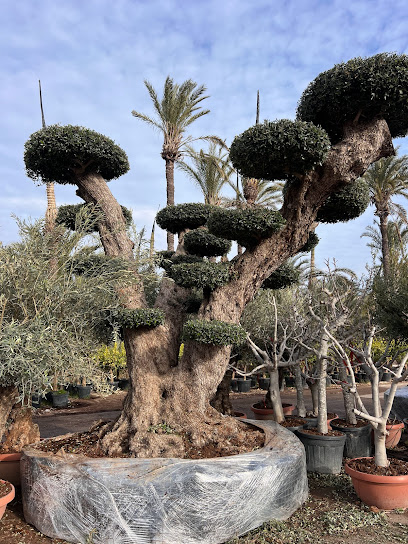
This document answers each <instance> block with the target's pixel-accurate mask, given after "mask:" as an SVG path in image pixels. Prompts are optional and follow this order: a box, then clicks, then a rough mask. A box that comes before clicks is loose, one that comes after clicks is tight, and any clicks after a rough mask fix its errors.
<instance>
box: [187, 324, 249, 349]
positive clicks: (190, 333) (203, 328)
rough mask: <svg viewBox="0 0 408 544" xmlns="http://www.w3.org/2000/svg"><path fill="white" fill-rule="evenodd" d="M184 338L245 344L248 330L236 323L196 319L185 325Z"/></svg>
mask: <svg viewBox="0 0 408 544" xmlns="http://www.w3.org/2000/svg"><path fill="white" fill-rule="evenodd" d="M183 338H184V339H185V340H195V341H196V342H201V343H203V344H213V345H216V346H229V345H231V344H236V345H239V344H243V343H244V342H245V340H246V332H245V330H244V329H243V328H242V327H241V326H239V325H235V324H234V323H226V322H225V321H217V320H213V321H204V320H199V319H194V320H190V321H187V323H186V324H185V325H184V329H183Z"/></svg>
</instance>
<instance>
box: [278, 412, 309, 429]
mask: <svg viewBox="0 0 408 544" xmlns="http://www.w3.org/2000/svg"><path fill="white" fill-rule="evenodd" d="M279 425H282V427H285V428H286V429H288V430H289V431H292V432H293V433H294V432H296V431H298V430H299V429H303V428H304V426H305V425H306V420H305V419H303V418H301V417H298V416H286V417H285V421H283V422H282V423H280V424H279Z"/></svg>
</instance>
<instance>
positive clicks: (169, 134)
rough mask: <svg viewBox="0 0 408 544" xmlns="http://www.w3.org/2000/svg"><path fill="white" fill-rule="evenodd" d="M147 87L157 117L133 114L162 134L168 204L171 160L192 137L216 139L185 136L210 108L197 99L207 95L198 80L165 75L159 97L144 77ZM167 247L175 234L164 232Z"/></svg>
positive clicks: (171, 194)
mask: <svg viewBox="0 0 408 544" xmlns="http://www.w3.org/2000/svg"><path fill="white" fill-rule="evenodd" d="M144 83H145V85H146V88H147V90H148V92H149V95H150V98H151V99H152V102H153V107H154V110H155V113H156V118H153V117H149V116H148V115H145V114H144V113H139V112H137V111H135V110H133V111H132V115H133V116H134V117H136V118H138V119H141V120H142V121H144V122H145V123H148V124H149V125H151V126H153V127H154V128H156V129H158V130H159V131H160V132H162V134H163V137H164V142H163V147H162V151H161V156H162V158H163V159H164V160H165V162H166V183H167V206H173V205H174V163H175V162H177V161H179V160H180V159H181V156H182V151H183V148H184V147H185V146H186V145H188V144H189V143H191V142H192V141H193V140H194V139H209V140H213V141H216V140H217V138H216V137H212V136H203V137H201V138H192V137H191V136H187V137H186V136H185V132H186V130H187V128H188V127H189V126H190V125H191V124H192V123H193V122H194V121H196V120H197V119H199V118H200V117H202V116H203V115H207V113H209V111H210V110H203V109H201V106H200V105H199V104H200V102H202V101H203V100H205V99H206V98H208V96H204V93H205V90H206V88H205V87H204V85H200V86H198V87H197V83H195V82H194V81H192V80H191V79H188V80H187V81H184V83H182V84H181V85H178V84H177V83H174V82H173V79H172V78H171V77H170V76H167V78H166V81H165V83H164V88H163V96H162V98H161V99H159V98H158V96H157V93H156V91H155V90H154V88H153V86H152V84H151V83H149V81H146V80H145V82H144ZM167 249H168V250H170V251H172V250H174V235H173V234H171V233H167Z"/></svg>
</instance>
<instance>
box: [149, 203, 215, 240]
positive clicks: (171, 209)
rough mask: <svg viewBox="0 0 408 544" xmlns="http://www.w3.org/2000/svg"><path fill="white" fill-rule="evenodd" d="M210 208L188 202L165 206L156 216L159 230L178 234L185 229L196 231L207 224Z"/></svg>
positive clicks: (205, 205)
mask: <svg viewBox="0 0 408 544" xmlns="http://www.w3.org/2000/svg"><path fill="white" fill-rule="evenodd" d="M211 208H212V206H210V205H208V204H200V203H193V202H188V203H186V204H177V205H176V206H166V208H163V209H162V210H160V211H159V212H158V214H157V215H156V222H157V224H158V225H159V227H160V228H162V229H164V230H167V231H168V232H172V233H173V234H178V233H179V232H182V231H183V230H185V229H196V228H198V227H202V226H203V225H205V224H206V223H207V219H208V216H209V214H210V211H211Z"/></svg>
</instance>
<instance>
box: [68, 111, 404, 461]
mask: <svg viewBox="0 0 408 544" xmlns="http://www.w3.org/2000/svg"><path fill="white" fill-rule="evenodd" d="M393 152H394V150H393V147H392V141H391V137H390V134H389V130H388V126H387V124H386V123H385V121H382V120H377V121H375V122H372V123H370V124H369V125H366V126H352V127H349V128H348V129H346V131H345V137H344V140H343V141H342V142H340V143H339V144H337V145H336V146H334V147H333V148H332V150H331V151H330V152H329V154H328V157H327V159H326V162H325V164H324V165H323V166H321V167H319V168H317V169H316V170H315V171H312V172H309V173H307V174H306V175H304V176H302V177H301V178H299V183H298V184H293V186H291V187H290V188H289V190H288V191H287V194H286V197H285V202H284V205H283V208H282V214H283V216H284V217H285V219H286V221H287V223H286V225H285V227H284V228H283V229H282V230H281V231H280V232H277V233H275V234H273V235H272V236H270V237H269V238H268V239H266V240H263V241H262V242H261V243H259V244H258V245H257V246H256V247H255V248H254V249H251V250H246V251H245V253H243V254H242V255H241V256H240V257H239V258H238V259H237V261H236V262H235V263H234V265H233V266H234V272H235V276H234V277H235V279H234V280H233V281H231V282H230V283H228V284H227V285H224V286H222V287H219V288H217V289H216V290H215V291H213V292H212V293H211V295H210V296H209V297H208V298H206V299H205V300H204V302H203V304H202V306H201V308H200V310H199V314H198V317H199V318H200V319H207V320H213V319H219V320H222V321H227V322H231V323H238V322H239V320H240V317H241V314H242V311H243V310H244V307H245V305H246V304H247V303H248V302H249V301H250V300H252V298H253V296H254V295H255V293H256V291H257V290H258V289H259V288H260V286H261V285H262V282H263V281H264V280H265V279H266V278H267V277H268V276H269V275H270V274H271V273H272V272H273V271H274V270H275V269H276V268H277V267H278V266H279V265H280V264H281V263H282V262H284V261H285V260H286V259H287V258H288V257H290V256H291V255H293V254H294V253H296V252H297V251H298V249H299V248H300V247H301V246H302V245H304V244H305V242H306V240H307V238H308V233H309V231H310V228H311V226H312V225H313V223H314V220H315V217H316V214H317V211H318V209H319V207H320V206H321V205H322V204H323V202H324V201H325V199H326V198H327V197H328V196H329V195H330V194H331V193H332V192H333V191H335V190H339V189H341V188H342V187H343V186H345V185H346V184H347V183H350V182H351V181H353V180H354V179H356V178H357V177H359V176H360V175H361V174H362V173H363V172H364V171H365V170H366V168H367V167H368V166H369V165H370V164H371V163H372V162H375V161H376V160H378V159H379V158H381V157H383V156H388V155H391V154H392V153H393ZM173 166H174V165H173ZM77 183H78V194H79V195H80V196H81V197H82V198H83V199H84V200H85V201H86V202H94V203H96V202H97V203H98V205H99V207H100V208H101V209H102V211H103V212H104V218H103V219H102V220H101V221H100V224H99V231H100V235H101V239H102V243H103V246H104V249H105V252H106V253H107V255H110V256H118V255H121V256H123V257H128V258H129V259H132V245H131V242H130V240H129V239H128V238H127V235H126V229H125V225H124V219H123V215H122V212H121V209H120V206H119V205H118V203H117V202H116V201H115V199H114V198H113V196H112V195H111V193H110V190H109V189H108V187H107V185H106V183H105V182H104V180H103V179H102V178H101V177H100V176H98V175H97V174H93V175H90V176H86V177H80V176H78V178H77ZM135 274H136V272H135ZM121 296H122V303H123V306H124V307H125V308H137V307H143V306H144V305H145V302H144V295H143V291H142V287H141V282H139V283H137V284H136V285H135V286H133V287H127V288H126V289H123V290H122V292H121ZM186 296H187V291H186V290H185V289H182V288H180V287H177V286H176V285H175V284H174V283H173V282H171V281H170V280H165V281H163V284H162V288H161V291H160V294H159V296H158V297H157V302H156V306H157V307H158V308H161V309H163V310H164V312H165V314H166V321H165V323H164V325H161V326H159V327H157V328H155V329H152V330H146V329H143V330H138V329H125V332H124V339H125V347H126V353H127V364H128V371H129V377H130V390H129V393H128V396H127V398H126V400H125V405H124V410H123V412H122V414H121V416H120V417H119V419H118V420H117V421H116V422H115V423H114V424H113V426H112V428H111V429H110V431H109V432H105V434H104V436H103V438H102V445H103V447H104V448H105V451H106V452H107V453H109V454H118V453H121V452H125V451H130V452H131V453H132V454H133V455H136V456H142V457H151V456H160V457H163V456H174V455H177V456H180V455H182V454H183V440H185V437H188V440H189V441H191V442H192V443H193V444H195V445H197V446H201V445H204V444H206V443H209V442H217V441H219V440H226V439H228V440H229V438H230V437H231V436H233V435H234V434H235V433H236V434H238V433H239V424H238V423H237V422H236V421H235V420H234V419H233V418H226V417H224V416H222V415H221V414H219V413H218V412H217V411H216V410H215V409H214V408H212V407H211V406H210V400H211V398H212V396H213V395H214V393H215V391H216V389H217V386H218V384H219V383H220V382H221V380H222V378H223V376H224V374H225V371H226V369H227V365H228V361H229V356H230V351H231V350H230V348H229V347H223V346H209V345H203V344H199V343H196V342H191V341H188V342H186V343H185V349H184V354H183V357H182V358H181V359H180V360H179V359H178V353H179V346H180V341H181V340H180V338H181V330H182V325H183V322H184V317H185V306H184V300H185V297H186ZM105 431H106V430H105ZM178 433H185V435H184V438H183V436H182V435H181V434H178Z"/></svg>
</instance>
